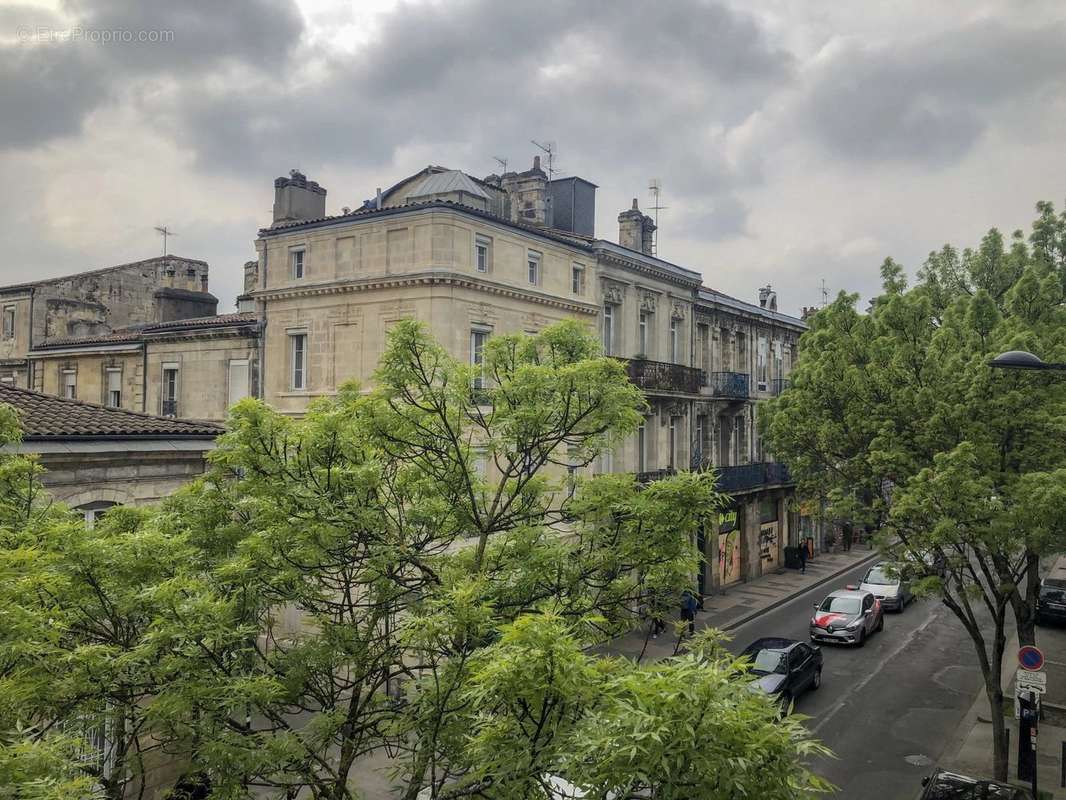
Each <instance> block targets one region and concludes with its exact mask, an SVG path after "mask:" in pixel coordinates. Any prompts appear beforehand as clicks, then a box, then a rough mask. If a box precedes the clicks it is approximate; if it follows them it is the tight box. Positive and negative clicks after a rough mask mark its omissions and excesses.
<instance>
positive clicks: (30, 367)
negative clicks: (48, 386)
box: [26, 286, 44, 390]
mask: <svg viewBox="0 0 1066 800" xmlns="http://www.w3.org/2000/svg"><path fill="white" fill-rule="evenodd" d="M35 294H37V287H35V286H31V287H30V338H29V344H28V346H27V347H26V353H27V354H29V353H32V352H33V296H34V295H35ZM33 383H34V363H33V361H31V360H30V359H29V358H27V359H26V388H27V389H30V390H33ZM41 388H42V389H43V388H44V387H43V386H42V387H41Z"/></svg>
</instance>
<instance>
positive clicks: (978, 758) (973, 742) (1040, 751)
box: [940, 556, 1066, 800]
mask: <svg viewBox="0 0 1066 800" xmlns="http://www.w3.org/2000/svg"><path fill="white" fill-rule="evenodd" d="M1055 566H1056V567H1066V556H1060V557H1059V559H1058V561H1057V562H1056V565H1055ZM1036 643H1037V646H1038V647H1039V648H1040V649H1041V650H1042V651H1043V652H1044V659H1045V667H1044V670H1045V672H1047V673H1048V694H1047V695H1046V696H1045V702H1044V706H1045V708H1044V719H1042V720H1041V722H1040V725H1039V734H1038V735H1037V761H1036V765H1037V775H1038V777H1039V780H1038V788H1039V789H1040V791H1041V793H1044V792H1048V793H1049V794H1050V795H1051V796H1052V797H1054V798H1056V800H1060V799H1061V800H1066V788H1062V787H1061V786H1060V785H1059V784H1060V783H1061V778H1062V753H1063V750H1062V747H1063V743H1064V742H1066V727H1060V726H1061V725H1064V724H1066V680H1064V678H1066V627H1052V626H1040V627H1038V628H1037V632H1036ZM1017 651H1018V637H1017V635H1016V634H1014V633H1012V634H1011V637H1010V639H1008V641H1007V646H1006V652H1005V654H1004V657H1003V673H1002V681H1003V689H1004V694H1005V695H1006V696H1007V697H1008V698H1013V696H1014V674H1015V672H1016V670H1017V668H1018V662H1017V659H1016V657H1015V654H1016V653H1017ZM990 718H991V717H990V709H989V705H988V698H987V697H986V696H985V692H984V689H983V688H982V689H981V691H980V692H979V693H978V695H977V698H976V699H975V700H974V704H973V706H972V707H971V708H970V711H969V712H968V713H967V714H966V716H965V717H964V718H963V720H962V722H961V723H959V727H958V729H957V730H956V732H955V736H954V737H953V739H952V742H951V743H950V744H949V745H948V747H947V748H946V749H945V751H944V757H943V758H942V759H941V764H940V766H942V767H944V768H945V769H950V770H954V771H957V772H961V773H963V774H967V775H974V776H976V777H988V776H989V775H990V774H991V769H990V767H989V764H990V761H991V753H992V725H991V723H990V722H989V720H990ZM1007 728H1008V729H1009V730H1010V745H1009V747H1008V751H1007V764H1008V770H1007V774H1008V776H1009V777H1010V780H1011V782H1012V783H1018V784H1019V785H1027V784H1022V783H1021V782H1019V781H1018V780H1017V775H1018V721H1017V720H1016V719H1014V718H1013V717H1012V716H1008V717H1007Z"/></svg>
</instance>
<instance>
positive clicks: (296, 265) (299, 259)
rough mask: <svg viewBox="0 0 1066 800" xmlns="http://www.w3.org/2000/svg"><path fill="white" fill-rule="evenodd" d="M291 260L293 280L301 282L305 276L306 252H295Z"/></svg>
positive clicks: (292, 253)
mask: <svg viewBox="0 0 1066 800" xmlns="http://www.w3.org/2000/svg"><path fill="white" fill-rule="evenodd" d="M289 258H291V259H292V278H293V280H300V278H302V277H303V276H304V251H303V250H293V251H292V252H291V253H290V255H289Z"/></svg>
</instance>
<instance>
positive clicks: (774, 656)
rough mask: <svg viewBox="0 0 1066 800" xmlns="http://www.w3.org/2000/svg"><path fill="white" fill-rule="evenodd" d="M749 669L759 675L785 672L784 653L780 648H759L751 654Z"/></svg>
mask: <svg viewBox="0 0 1066 800" xmlns="http://www.w3.org/2000/svg"><path fill="white" fill-rule="evenodd" d="M750 657H751V664H752V666H751V671H752V672H757V673H759V674H760V675H769V674H770V673H771V672H777V673H780V674H782V675H783V674H784V673H785V654H784V653H783V652H781V651H780V650H759V651H757V652H755V653H753V654H751V656H750Z"/></svg>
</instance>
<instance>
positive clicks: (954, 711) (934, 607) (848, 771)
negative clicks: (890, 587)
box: [731, 566, 982, 800]
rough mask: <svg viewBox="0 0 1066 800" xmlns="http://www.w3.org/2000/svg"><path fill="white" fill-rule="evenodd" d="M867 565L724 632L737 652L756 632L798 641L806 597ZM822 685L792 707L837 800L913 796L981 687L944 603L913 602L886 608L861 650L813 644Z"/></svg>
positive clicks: (852, 578)
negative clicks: (802, 718)
mask: <svg viewBox="0 0 1066 800" xmlns="http://www.w3.org/2000/svg"><path fill="white" fill-rule="evenodd" d="M866 569H867V566H864V567H860V568H858V569H856V570H854V571H853V572H849V573H846V574H845V575H842V576H841V577H840V578H838V579H836V580H834V581H832V582H830V583H827V584H825V585H824V586H821V587H819V588H816V589H812V590H810V591H809V592H807V593H805V594H802V595H800V596H799V597H797V598H795V599H794V600H791V601H789V602H788V603H786V604H784V605H782V606H780V607H778V608H776V609H774V610H772V611H770V612H768V613H766V614H764V615H761V616H759V617H757V618H755V619H753V620H751V621H750V622H748V623H746V624H744V625H742V626H740V627H739V628H737V629H735V630H733V631H731V635H732V636H733V637H734V638H733V642H732V644H731V649H733V650H734V652H738V653H739V652H740V651H741V650H742V649H743V648H744V647H746V646H747V645H748V644H749V643H751V642H752V641H754V640H755V639H758V638H760V637H762V636H786V637H788V638H791V639H799V640H807V637H808V633H807V630H808V624H809V622H810V618H811V612H812V611H813V606H814V604H815V603H817V602H820V601H821V600H822V598H824V597H825V595H826V594H828V593H829V592H830V591H832V590H833V589H838V588H843V587H844V585H845V584H846V583H858V581H859V579H860V578H861V577H862V575H863V574H864V573H865V571H866ZM821 649H822V656H823V660H824V666H823V670H822V686H821V688H820V689H818V690H817V691H814V692H810V691H809V692H806V693H804V694H803V695H802V696H801V697H800V698H798V699H797V701H796V704H795V711H796V713H799V714H804V715H806V716H808V717H810V719H809V720H807V723H806V724H807V725H808V727H809V728H810V729H811V730H812V731H813V732H814V733H815V734H816V735H817V736H818V737H819V738H820V739H821V740H822V741H823V742H825V744H826V745H828V746H829V747H830V748H831V749H832V750H833V752H834V753H835V754H836V758H835V759H829V760H822V761H819V762H818V763H816V764H814V765H813V767H814V769H815V771H816V772H818V773H819V774H821V775H823V776H824V777H826V778H828V779H829V780H830V781H832V782H833V783H834V784H835V785H836V786H837V787H839V792H838V793H836V794H833V795H831V796H832V797H834V798H838V799H839V800H871V799H872V798H876V800H915V798H916V797H917V796H918V794H919V793H920V791H921V780H922V778H923V777H924V776H925V775H928V774H929V773H930V772H931V771H932V765H933V764H935V763H937V761H938V760H939V758H940V757H941V755H942V753H943V751H944V749H945V748H946V747H947V745H948V744H949V741H950V739H951V737H952V735H953V734H954V732H955V729H956V727H957V726H958V724H959V722H960V721H961V720H962V718H963V717H964V716H965V715H966V712H967V710H969V708H970V705H971V704H972V703H973V699H974V695H975V694H976V692H977V691H978V689H980V688H981V685H982V684H981V672H980V669H979V668H978V667H977V665H976V656H975V654H974V650H973V644H972V643H971V641H970V638H969V637H968V636H967V635H966V632H965V630H964V629H963V627H962V625H961V624H960V623H959V622H958V620H957V619H956V618H955V617H954V616H953V615H952V613H951V612H950V611H948V610H947V609H946V608H944V607H943V606H942V605H940V604H938V603H936V602H935V601H931V600H915V601H913V602H912V603H911V604H910V605H908V606H907V609H906V610H905V611H904V612H903V613H895V612H889V613H887V614H886V615H885V629H884V631H882V632H880V633H876V634H874V635H873V636H872V637H870V638H869V639H868V640H867V642H866V646H865V647H863V648H861V649H860V648H853V647H841V646H836V645H822V646H821Z"/></svg>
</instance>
